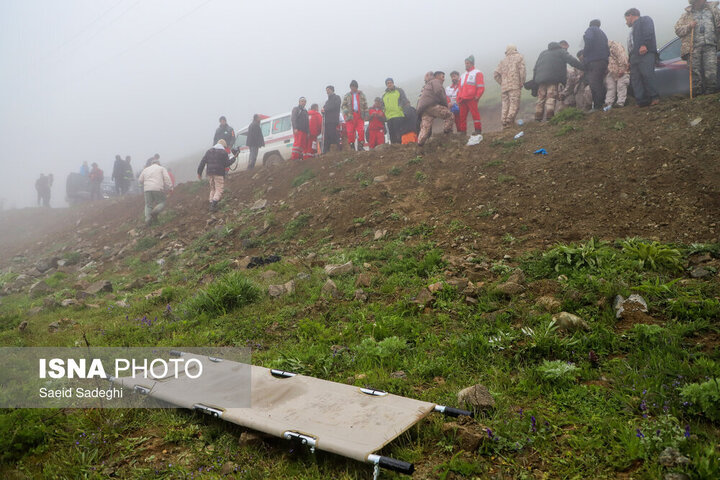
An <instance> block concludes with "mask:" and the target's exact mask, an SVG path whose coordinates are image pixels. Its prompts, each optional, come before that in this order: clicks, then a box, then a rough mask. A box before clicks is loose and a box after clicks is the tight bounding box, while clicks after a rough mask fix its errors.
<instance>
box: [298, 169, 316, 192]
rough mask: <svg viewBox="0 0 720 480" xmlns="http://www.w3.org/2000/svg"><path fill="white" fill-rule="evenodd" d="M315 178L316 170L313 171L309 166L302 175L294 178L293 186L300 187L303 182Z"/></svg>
mask: <svg viewBox="0 0 720 480" xmlns="http://www.w3.org/2000/svg"><path fill="white" fill-rule="evenodd" d="M313 178H315V172H313V171H312V170H310V169H309V168H306V169H305V170H303V172H302V173H301V174H300V175H298V176H297V177H295V178H294V179H293V181H292V186H293V187H299V186H300V185H302V184H303V183H305V182H308V181H310V180H312V179H313Z"/></svg>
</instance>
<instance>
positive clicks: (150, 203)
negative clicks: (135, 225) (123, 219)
mask: <svg viewBox="0 0 720 480" xmlns="http://www.w3.org/2000/svg"><path fill="white" fill-rule="evenodd" d="M138 183H139V184H140V185H142V187H143V192H144V195H145V225H150V224H151V223H153V222H154V221H156V220H157V217H158V215H159V214H160V212H161V211H162V210H163V209H164V208H165V190H172V180H171V179H170V175H169V174H168V171H167V170H166V169H165V167H163V166H161V165H160V160H159V159H158V158H153V161H152V163H151V164H150V165H149V166H148V167H145V169H144V170H143V171H142V172H141V173H140V176H139V177H138Z"/></svg>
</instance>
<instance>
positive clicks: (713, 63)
mask: <svg viewBox="0 0 720 480" xmlns="http://www.w3.org/2000/svg"><path fill="white" fill-rule="evenodd" d="M691 56H692V58H691V60H690V61H691V62H692V75H693V78H692V84H693V94H695V95H701V94H703V93H715V91H716V90H717V47H715V46H713V45H702V46H695V48H693V51H692V55H691Z"/></svg>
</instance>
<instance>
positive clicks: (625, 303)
mask: <svg viewBox="0 0 720 480" xmlns="http://www.w3.org/2000/svg"><path fill="white" fill-rule="evenodd" d="M613 308H614V309H615V318H617V319H620V318H623V314H626V313H633V312H643V313H647V311H648V306H647V302H646V301H645V299H644V298H643V297H641V296H640V295H638V294H635V293H634V294H632V295H630V296H629V297H628V298H623V297H622V295H618V296H616V297H615V301H614V302H613Z"/></svg>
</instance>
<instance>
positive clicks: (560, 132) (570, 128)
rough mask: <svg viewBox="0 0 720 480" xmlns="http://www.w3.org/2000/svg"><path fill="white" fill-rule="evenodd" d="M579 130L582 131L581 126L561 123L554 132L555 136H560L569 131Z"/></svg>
mask: <svg viewBox="0 0 720 480" xmlns="http://www.w3.org/2000/svg"><path fill="white" fill-rule="evenodd" d="M579 131H582V128H580V127H576V126H574V125H569V124H566V125H563V126H562V127H560V128H559V129H558V131H557V132H555V136H556V137H562V136H564V135H567V134H568V133H570V132H579Z"/></svg>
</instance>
